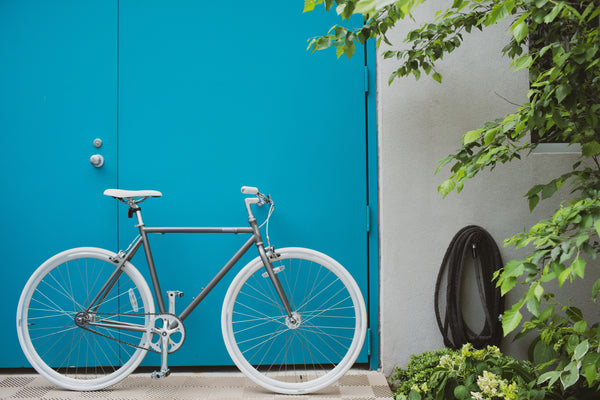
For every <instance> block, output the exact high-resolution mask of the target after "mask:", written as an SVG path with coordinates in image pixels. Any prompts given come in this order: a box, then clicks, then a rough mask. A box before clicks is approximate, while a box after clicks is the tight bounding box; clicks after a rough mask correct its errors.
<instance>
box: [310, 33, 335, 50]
mask: <svg viewBox="0 0 600 400" xmlns="http://www.w3.org/2000/svg"><path fill="white" fill-rule="evenodd" d="M330 46H331V39H330V38H329V37H327V36H324V37H320V38H319V39H318V40H317V41H316V42H315V44H314V46H313V51H314V50H324V49H326V48H328V47H330Z"/></svg>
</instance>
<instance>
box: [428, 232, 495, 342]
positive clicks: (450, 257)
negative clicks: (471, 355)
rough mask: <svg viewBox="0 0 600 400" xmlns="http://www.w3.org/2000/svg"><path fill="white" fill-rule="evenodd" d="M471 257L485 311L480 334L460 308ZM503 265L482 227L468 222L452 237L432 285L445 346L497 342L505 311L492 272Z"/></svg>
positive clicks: (436, 312) (437, 317)
mask: <svg viewBox="0 0 600 400" xmlns="http://www.w3.org/2000/svg"><path fill="white" fill-rule="evenodd" d="M470 259H472V265H473V268H474V269H475V279H476V281H477V289H478V291H479V298H480V299H481V303H482V306H483V310H484V314H485V315H484V316H485V323H484V326H483V328H482V330H481V332H479V333H476V332H474V331H473V330H471V329H470V328H469V326H468V324H467V323H466V321H465V319H464V316H463V309H462V299H461V296H462V294H463V290H466V289H463V282H462V281H463V273H464V269H465V266H466V265H467V263H468V262H469V261H470ZM502 267H503V263H502V257H501V256H500V251H499V250H498V246H496V243H495V242H494V239H493V238H492V237H491V236H490V234H489V233H488V232H486V231H485V229H483V228H481V227H479V226H475V225H469V226H467V227H465V228H463V229H461V230H460V231H459V232H458V233H457V234H456V235H455V236H454V238H453V239H452V242H451V243H450V246H448V249H447V250H446V254H445V255H444V260H443V261H442V265H441V267H440V272H439V274H438V277H437V282H436V285H435V316H436V319H437V323H438V326H439V328H440V331H441V333H442V336H443V338H444V345H446V347H450V348H452V349H459V348H461V347H462V346H463V345H464V344H465V343H471V344H473V346H474V347H476V348H482V347H485V346H487V345H496V346H498V345H499V344H500V340H501V339H502V324H501V321H500V319H501V315H502V312H503V311H504V300H503V298H502V296H501V295H500V288H497V287H496V284H495V282H493V281H492V279H493V275H494V272H495V271H496V270H498V269H500V268H502ZM444 277H445V278H446V279H445V281H446V287H445V299H446V304H445V312H444V313H443V314H444V316H443V320H442V317H441V312H440V311H441V310H440V298H443V297H442V295H443V293H444V288H442V282H443V281H444Z"/></svg>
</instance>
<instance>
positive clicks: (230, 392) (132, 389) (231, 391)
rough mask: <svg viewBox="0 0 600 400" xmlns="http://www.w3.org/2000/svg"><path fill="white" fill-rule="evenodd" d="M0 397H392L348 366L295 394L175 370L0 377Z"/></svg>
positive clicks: (236, 376)
mask: <svg viewBox="0 0 600 400" xmlns="http://www.w3.org/2000/svg"><path fill="white" fill-rule="evenodd" d="M0 399H2V400H4V399H6V400H9V399H20V400H29V399H36V400H70V399H107V400H139V399H173V400H196V399H198V400H200V399H202V400H304V399H310V400H392V399H393V397H392V392H391V391H390V389H389V387H388V386H387V381H386V379H385V377H384V376H383V375H382V374H381V373H379V372H375V371H361V370H351V371H349V372H348V373H347V374H346V375H345V376H343V377H342V378H341V379H340V380H339V381H338V382H336V383H334V384H333V385H331V386H329V387H327V388H324V389H321V390H319V391H318V392H315V393H311V394H307V395H295V396H289V395H282V394H277V393H271V392H269V391H267V390H265V389H263V388H262V387H260V386H258V385H256V384H255V383H254V382H252V381H251V380H250V379H248V378H247V377H245V376H244V375H242V374H241V373H213V372H211V373H208V372H206V373H204V372H202V373H174V374H172V375H171V376H169V377H168V378H164V379H151V378H150V376H149V374H144V375H141V374H134V375H131V376H129V377H127V378H125V379H124V380H123V381H121V382H119V383H118V384H116V385H114V386H112V387H110V388H107V389H104V390H100V391H94V392H75V391H69V390H63V389H60V388H58V387H56V386H55V385H53V384H51V383H50V382H48V381H47V380H46V379H44V378H42V377H40V376H38V375H0Z"/></svg>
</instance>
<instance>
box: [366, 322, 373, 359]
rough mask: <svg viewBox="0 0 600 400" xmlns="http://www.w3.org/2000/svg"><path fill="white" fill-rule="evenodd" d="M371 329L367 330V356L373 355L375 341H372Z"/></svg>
mask: <svg viewBox="0 0 600 400" xmlns="http://www.w3.org/2000/svg"><path fill="white" fill-rule="evenodd" d="M371 334H372V332H371V328H368V329H367V355H368V356H370V355H371V354H373V340H371Z"/></svg>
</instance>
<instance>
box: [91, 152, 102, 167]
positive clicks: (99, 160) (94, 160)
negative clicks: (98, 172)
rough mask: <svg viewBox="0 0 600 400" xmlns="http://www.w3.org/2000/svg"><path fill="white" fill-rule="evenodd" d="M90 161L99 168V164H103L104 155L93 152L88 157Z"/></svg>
mask: <svg viewBox="0 0 600 400" xmlns="http://www.w3.org/2000/svg"><path fill="white" fill-rule="evenodd" d="M90 163H91V164H92V165H93V166H94V167H96V168H100V167H101V166H103V165H104V157H102V156H101V155H100V154H94V155H93V156H91V157H90Z"/></svg>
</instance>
